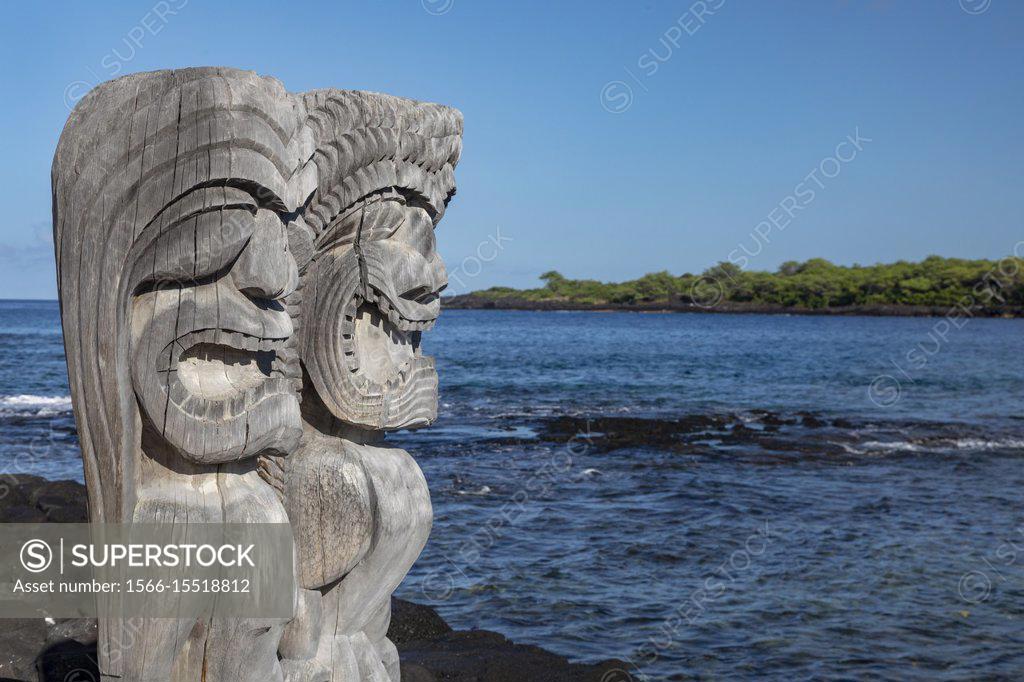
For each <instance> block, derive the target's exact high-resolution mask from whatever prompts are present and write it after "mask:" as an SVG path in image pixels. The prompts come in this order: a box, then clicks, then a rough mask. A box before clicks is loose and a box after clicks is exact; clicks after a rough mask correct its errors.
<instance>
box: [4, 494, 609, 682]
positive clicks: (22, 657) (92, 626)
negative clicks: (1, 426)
mask: <svg viewBox="0 0 1024 682" xmlns="http://www.w3.org/2000/svg"><path fill="white" fill-rule="evenodd" d="M0 520H2V521H3V522H5V523H46V522H50V523H79V522H84V521H86V520H87V514H86V492H85V487H84V486H83V485H81V484H80V483H76V482H74V481H48V480H46V479H43V478H40V477H38V476H29V475H13V474H2V475H0ZM392 612H393V615H392V621H391V628H390V629H389V630H388V637H390V638H391V640H392V641H393V642H394V643H395V645H396V646H397V647H398V651H399V654H400V656H401V661H402V680H403V682H440V681H441V680H445V681H447V680H452V681H455V682H521V681H522V680H530V681H531V682H625V681H626V680H628V679H629V676H628V675H627V674H625V673H623V672H622V669H623V668H624V667H625V665H624V664H623V663H622V662H619V661H605V662H603V663H600V664H597V665H586V664H580V663H571V662H570V661H569V660H568V659H566V658H565V657H563V656H559V655H557V654H553V653H551V652H549V651H545V650H544V649H541V648H539V647H535V646H526V645H521V644H515V643H513V642H510V641H509V640H508V639H506V638H505V637H504V636H503V635H500V634H498V633H496V632H489V631H486V630H469V631H459V630H454V629H452V627H451V626H450V625H448V623H446V622H445V621H444V619H443V618H442V617H441V616H440V615H439V614H438V613H437V612H436V611H435V610H434V609H432V608H430V607H429V606H423V605H419V604H414V603H412V602H407V601H403V600H401V599H394V600H393V601H392ZM95 654H96V622H95V621H94V620H57V621H54V622H51V621H49V620H46V621H44V620H42V619H23V620H8V621H5V622H4V624H3V627H2V628H0V682H51V681H55V682H98V680H99V674H98V673H97V671H96V658H95Z"/></svg>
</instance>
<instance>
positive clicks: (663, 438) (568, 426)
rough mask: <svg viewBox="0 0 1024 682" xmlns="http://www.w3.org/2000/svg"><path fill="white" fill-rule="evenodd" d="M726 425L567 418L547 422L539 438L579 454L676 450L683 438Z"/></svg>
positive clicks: (711, 420) (698, 420)
mask: <svg viewBox="0 0 1024 682" xmlns="http://www.w3.org/2000/svg"><path fill="white" fill-rule="evenodd" d="M725 424H726V418H725V417H722V416H718V415H704V414H696V415H687V416H685V417H681V418H679V419H644V418H641V417H593V418H588V417H572V416H567V415H564V416H559V417H554V418H553V419H549V420H548V421H547V422H545V423H544V425H543V427H542V430H541V433H540V436H541V438H543V439H544V440H548V441H564V442H566V443H572V444H571V445H570V447H571V448H573V449H576V450H579V449H584V448H586V447H588V446H593V447H596V448H597V449H599V450H605V451H607V450H618V449H620V448H629V447H645V448H656V449H673V448H675V447H677V446H679V445H680V444H681V437H682V436H685V435H692V434H699V433H705V432H707V431H716V430H720V429H722V428H724V426H725Z"/></svg>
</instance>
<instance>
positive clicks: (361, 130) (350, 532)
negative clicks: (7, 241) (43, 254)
mask: <svg viewBox="0 0 1024 682" xmlns="http://www.w3.org/2000/svg"><path fill="white" fill-rule="evenodd" d="M461 132H462V117H461V115H460V114H459V113H458V112H457V111H455V110H454V109H450V108H448V107H443V106H439V105H435V104H425V103H421V102H415V101H412V100H407V99H402V98H398V97H391V96H387V95H380V94H375V93H364V92H354V91H342V90H318V91H313V92H309V93H303V94H291V93H288V92H286V91H285V89H284V88H283V86H282V85H281V84H280V83H279V82H278V81H276V80H274V79H271V78H265V77H260V76H258V75H256V74H253V73H250V72H244V71H238V70H234V69H227V68H196V69H182V70H176V71H160V72H154V73H145V74H135V75H131V76H126V77H124V78H120V79H118V80H115V81H111V82H108V83H104V84H103V85H100V86H99V87H97V88H96V89H95V90H93V91H92V92H91V93H89V94H88V95H87V96H86V97H85V98H84V99H83V100H82V101H81V102H80V103H79V104H78V106H77V107H76V108H75V110H74V111H73V112H72V114H71V116H70V118H69V120H68V123H67V125H66V127H65V129H64V132H63V134H62V136H61V139H60V142H59V144H58V148H57V153H56V155H55V158H54V165H53V218H54V236H55V247H56V253H57V269H58V285H59V291H60V299H61V317H62V322H63V327H64V342H65V350H66V354H67V362H68V373H69V379H70V384H71V392H72V400H73V403H74V410H75V418H76V421H77V424H78V432H79V438H80V441H81V448H82V458H83V463H84V468H85V478H86V484H87V486H88V489H89V509H90V516H91V520H92V521H93V522H95V523H102V522H149V523H166V524H182V523H185V524H187V523H196V522H232V523H259V522H270V523H280V522H287V523H290V524H291V526H292V529H293V533H294V537H295V541H296V542H295V549H296V557H294V558H292V559H289V558H284V559H283V560H294V561H295V562H296V567H297V576H298V579H299V581H298V582H299V585H298V590H297V593H296V595H295V601H296V604H297V607H296V614H295V616H294V618H292V619H290V620H281V619H276V620H275V619H227V618H214V619H207V620H206V621H205V622H190V621H188V620H168V619H157V618H152V619H145V618H144V619H141V621H134V622H132V623H131V625H130V632H128V631H127V630H128V628H129V625H128V624H127V623H126V622H125V621H123V620H121V619H113V618H111V619H104V620H101V624H100V667H101V673H102V675H103V677H104V679H108V678H109V679H119V680H124V681H126V682H133V681H141V680H146V681H149V680H153V681H157V680H160V681H161V682H163V681H165V680H174V681H179V680H180V681H189V682H192V681H195V682H200V681H204V682H214V681H221V680H223V681H225V682H227V681H232V682H234V681H237V680H252V681H253V682H256V681H260V682H263V681H265V680H290V681H296V682H297V681H299V680H303V681H306V680H309V681H314V682H315V681H322V680H323V681H326V680H329V681H331V682H349V681H355V680H373V681H380V682H387V681H394V680H398V678H399V673H398V656H397V652H396V650H395V647H394V645H393V644H391V642H389V641H388V640H387V638H386V636H385V635H386V632H387V628H388V623H389V621H390V595H391V593H392V591H393V590H394V589H395V588H396V587H397V585H398V584H399V583H400V582H401V580H402V578H403V577H404V576H405V574H406V573H407V571H408V570H409V568H410V567H411V566H412V563H413V562H414V561H415V559H416V558H417V556H418V555H419V553H420V551H421V550H422V548H423V545H424V543H425V542H426V539H427V535H428V534H429V530H430V524H431V507H430V498H429V493H428V490H427V486H426V482H425V480H424V478H423V475H422V473H421V472H420V470H419V467H418V466H417V465H416V463H415V462H414V461H413V459H412V458H411V457H410V456H409V455H408V454H407V453H406V452H404V451H402V450H401V449H399V448H395V447H392V446H390V445H388V444H387V443H386V441H385V439H384V436H385V433H386V432H387V431H389V430H395V429H403V428H415V427H420V426H424V425H427V424H429V423H431V422H432V421H433V419H434V418H435V416H436V409H437V374H436V372H435V370H434V365H433V361H432V359H430V358H429V357H426V356H424V355H422V354H421V353H420V335H421V334H422V333H423V332H424V331H427V330H429V329H430V327H431V326H432V325H433V323H434V320H435V319H436V317H437V314H438V308H439V293H440V291H441V289H442V288H443V287H444V286H445V284H446V281H447V280H446V275H445V270H444V266H443V264H442V262H441V260H440V258H439V256H438V255H437V253H436V251H435V243H434V228H435V227H436V225H437V223H438V222H439V221H440V219H441V217H442V216H443V214H444V211H445V207H446V206H447V204H448V201H449V199H450V198H451V197H452V195H453V194H454V190H455V184H454V178H453V169H454V167H455V165H456V163H457V161H458V158H459V154H460V151H461Z"/></svg>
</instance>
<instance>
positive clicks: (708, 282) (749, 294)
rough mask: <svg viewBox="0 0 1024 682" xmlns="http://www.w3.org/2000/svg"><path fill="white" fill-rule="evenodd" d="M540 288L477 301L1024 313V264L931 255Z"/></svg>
mask: <svg viewBox="0 0 1024 682" xmlns="http://www.w3.org/2000/svg"><path fill="white" fill-rule="evenodd" d="M540 279H541V280H542V281H543V282H544V286H542V287H539V288H536V289H512V288H509V287H492V288H490V289H486V290H484V291H476V292H473V295H475V296H478V297H481V298H487V299H498V298H505V297H514V298H519V299H523V300H526V301H565V302H572V303H579V304H595V305H599V304H607V303H617V304H638V303H662V302H682V303H696V304H699V305H705V306H710V305H715V304H717V303H718V302H720V301H729V302H735V303H752V304H770V305H781V306H788V307H802V308H829V307H842V306H853V305H926V306H956V305H965V306H971V307H977V306H987V307H1001V306H1024V259H1021V258H1018V257H1008V258H1004V259H1002V260H998V261H996V260H965V259H962V258H942V257H940V256H929V257H928V258H926V259H924V260H923V261H921V262H919V263H911V262H907V261H897V262H895V263H888V264H878V265H867V266H862V265H852V266H842V265H835V264H833V263H830V262H829V261H827V260H825V259H823V258H812V259H810V260H808V261H805V262H803V263H798V262H796V261H788V262H785V263H783V264H782V265H781V266H779V268H778V270H777V271H775V272H761V271H747V270H741V269H740V268H738V267H737V266H736V265H734V264H732V263H728V262H722V263H719V264H717V265H715V266H713V267H711V268H708V269H707V270H705V271H704V272H703V273H701V274H699V275H695V274H689V273H687V274H683V275H678V276H676V275H672V274H670V273H669V272H664V271H663V272H653V273H649V274H646V275H644V276H643V277H640V278H639V279H634V280H629V281H628V282H617V283H615V282H599V281H597V280H591V279H568V278H566V277H564V276H562V275H561V274H560V273H558V272H556V271H550V272H545V273H544V274H543V275H541V276H540Z"/></svg>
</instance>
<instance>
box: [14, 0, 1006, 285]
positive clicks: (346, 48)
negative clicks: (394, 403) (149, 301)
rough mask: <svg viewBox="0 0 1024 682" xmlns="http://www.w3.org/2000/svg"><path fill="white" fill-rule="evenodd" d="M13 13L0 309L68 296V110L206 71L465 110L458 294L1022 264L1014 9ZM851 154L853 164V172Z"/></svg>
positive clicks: (75, 8)
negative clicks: (830, 270)
mask: <svg viewBox="0 0 1024 682" xmlns="http://www.w3.org/2000/svg"><path fill="white" fill-rule="evenodd" d="M232 7H234V9H232ZM240 7H244V8H245V11H241V10H240V9H238V8H240ZM171 12H173V14H172V13H171ZM4 14H5V18H4V21H3V25H2V26H0V38H2V41H0V43H2V46H0V50H2V55H3V60H4V64H5V65H6V68H5V69H4V73H3V75H0V82H2V85H3V92H4V93H6V95H7V96H6V97H5V101H4V104H3V106H2V107H0V128H2V130H3V132H4V142H5V144H4V151H5V159H4V163H3V164H2V167H0V184H2V187H3V188H4V192H5V194H6V196H7V202H6V205H7V209H6V211H5V215H4V219H3V221H2V224H0V297H2V298H52V297H54V296H55V291H56V289H55V285H54V274H53V265H52V258H53V257H52V247H51V246H50V244H49V234H50V179H49V172H50V162H51V159H52V155H53V150H54V147H55V145H56V142H57V137H58V136H59V134H60V130H61V128H62V126H63V124H64V120H65V119H66V118H67V115H68V108H67V103H69V102H71V103H73V101H74V100H76V99H77V98H79V97H80V96H81V95H82V94H84V92H85V90H86V89H87V88H88V87H89V86H90V85H92V84H95V83H98V82H100V81H103V80H107V79H109V78H112V77H114V76H116V75H121V74H123V73H130V72H134V71H148V70H153V69H158V68H172V67H184V66H197V65H229V66H237V67H241V68H247V69H253V70H256V71H258V72H260V73H264V74H269V75H273V76H276V77H278V78H280V79H281V80H282V81H283V82H284V83H285V85H286V86H287V87H288V88H289V89H291V90H305V89H309V88H314V87H344V88H357V89H370V90H377V91H381V92H387V93H393V94H399V95H405V96H409V97H414V98H418V99H425V100H432V101H438V102H443V103H445V104H451V105H454V106H456V107H458V108H460V109H461V110H462V111H463V113H464V114H465V119H466V134H465V151H464V154H463V159H462V163H461V165H460V167H459V169H458V172H457V176H458V179H459V195H458V196H457V197H456V198H455V200H454V203H453V205H452V207H451V208H450V210H449V212H448V214H447V216H446V218H445V220H444V222H443V223H442V224H441V226H440V228H439V233H438V241H439V245H440V248H441V250H442V252H443V254H444V256H445V258H446V260H447V261H448V263H449V268H450V270H451V271H452V286H451V289H452V291H454V292H456V293H458V292H461V291H466V290H469V289H475V288H482V287H486V286H491V285H495V284H508V285H513V286H531V285H533V284H534V283H535V282H536V277H537V275H538V274H539V273H542V272H544V271H546V270H549V269H558V270H560V271H562V272H563V273H564V274H566V275H567V276H571V277H592V278H598V279H604V280H617V279H625V278H631V277H635V276H638V275H641V274H643V273H645V272H651V271H656V270H669V271H671V272H673V273H677V274H678V273H682V272H698V271H701V270H703V269H705V268H706V267H708V266H710V265H712V264H714V263H715V262H717V261H721V260H728V259H732V260H734V261H735V260H737V259H739V258H744V259H745V261H744V262H743V263H741V265H743V266H744V267H748V268H751V269H774V268H775V267H777V266H778V264H779V263H781V262H782V261H785V260H790V259H798V260H802V259H806V258H810V257H816V256H820V257H824V258H828V259H830V260H832V261H835V262H837V263H844V264H849V263H854V262H859V263H873V262H879V261H891V260H896V259H900V258H903V259H920V258H923V257H925V256H927V255H929V254H933V253H936V254H940V255H945V256H963V257H971V258H981V257H989V258H997V257H1000V256H1003V255H1006V254H1008V253H1010V252H1011V251H1012V250H1013V248H1014V245H1015V244H1017V242H1019V241H1020V240H1021V239H1024V222H1022V218H1024V210H1022V209H1024V191H1022V190H1021V180H1022V179H1024V177H1022V176H1024V170H1022V168H1024V167H1022V164H1021V159H1022V158H1024V138H1022V129H1024V126H1022V122H1024V3H1020V2H1016V0H921V1H909V0H900V1H899V2H897V1H896V0H861V1H856V0H817V1H814V2H811V1H810V0H808V1H806V2H782V1H780V2H753V1H751V0H745V1H741V0H703V2H697V3H694V2H692V0H682V1H681V2H675V1H673V2H668V1H662V0H648V1H646V2H645V1H643V0H640V1H637V2H595V1H594V0H590V1H587V2H584V1H582V0H568V1H564V2H556V1H554V0H517V1H516V2H497V1H493V2H492V1H485V0H367V1H364V2H346V1H344V0H333V1H331V2H305V1H303V0H291V1H290V2H286V3H281V2H261V1H259V0H250V1H248V2H245V3H213V2H205V1H203V0H166V1H165V2H155V1H150V0H146V1H145V2H111V3H78V2H74V3H71V2H68V3H57V2H41V3H28V2H22V3H11V4H10V5H7V6H5V9H4ZM848 137H854V138H855V139H859V142H858V143H857V144H856V145H852V144H850V143H847V144H846V145H844V146H842V147H839V145H840V143H842V142H843V141H844V140H847V138H848ZM837 147H838V148H837ZM801 187H802V188H803V194H800V193H799V191H800V189H801ZM808 189H810V190H812V191H813V197H812V198H808V195H807V194H806V192H807V190H808ZM787 199H788V202H787ZM496 244H497V245H498V246H496ZM499 246H500V248H499Z"/></svg>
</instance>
